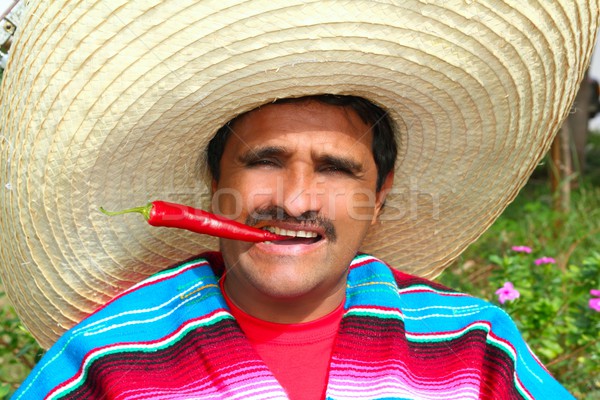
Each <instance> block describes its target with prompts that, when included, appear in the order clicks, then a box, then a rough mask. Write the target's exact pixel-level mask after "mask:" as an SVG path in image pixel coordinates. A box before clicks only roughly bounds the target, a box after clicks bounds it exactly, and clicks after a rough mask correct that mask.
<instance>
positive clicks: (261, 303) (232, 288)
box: [221, 275, 346, 324]
mask: <svg viewBox="0 0 600 400" xmlns="http://www.w3.org/2000/svg"><path fill="white" fill-rule="evenodd" d="M226 276H227V275H225V276H223V277H222V279H221V281H222V283H221V290H223V291H224V292H225V293H226V295H227V297H228V298H229V300H230V301H231V302H233V303H234V304H235V305H236V306H237V307H238V308H239V309H241V310H242V311H244V312H245V313H247V314H249V315H252V316H253V317H255V318H258V319H261V320H264V321H268V322H275V323H280V324H298V323H303V322H310V321H314V320H316V319H319V318H321V317H324V316H325V315H328V314H329V313H331V312H332V311H334V310H335V309H336V308H337V307H338V306H339V305H340V304H341V303H342V302H343V301H344V299H345V296H346V276H344V277H343V281H341V282H340V283H339V284H338V285H336V286H335V288H334V290H332V291H330V292H329V293H319V292H318V290H315V292H311V293H308V294H306V295H303V296H298V297H278V298H273V297H268V296H264V295H261V294H259V293H256V291H255V290H252V289H248V288H245V287H238V286H237V285H235V282H233V280H231V279H226Z"/></svg>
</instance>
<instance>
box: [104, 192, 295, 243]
mask: <svg viewBox="0 0 600 400" xmlns="http://www.w3.org/2000/svg"><path fill="white" fill-rule="evenodd" d="M100 211H102V212H103V213H104V214H106V215H120V214H125V213H130V212H137V213H140V214H142V215H143V216H144V218H146V221H148V223H149V224H150V225H152V226H164V227H168V228H180V229H186V230H188V231H192V232H196V233H203V234H206V235H211V236H218V237H221V238H225V239H234V240H242V241H246V242H265V241H271V240H283V239H289V237H288V236H283V235H277V234H275V233H272V232H269V231H265V230H263V229H258V228H253V227H251V226H248V225H244V224H242V223H239V222H237V221H234V220H231V219H229V218H225V217H221V216H219V215H215V214H211V213H209V212H207V211H204V210H199V209H197V208H192V207H189V206H184V205H182V204H176V203H168V202H166V201H153V202H152V203H149V204H148V205H146V206H142V207H135V208H130V209H127V210H123V211H106V210H105V209H104V208H102V207H100Z"/></svg>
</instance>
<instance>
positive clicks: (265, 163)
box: [247, 158, 279, 167]
mask: <svg viewBox="0 0 600 400" xmlns="http://www.w3.org/2000/svg"><path fill="white" fill-rule="evenodd" d="M247 165H248V166H249V167H276V166H278V165H279V163H278V162H277V160H274V159H270V158H260V159H256V160H251V161H248V163H247Z"/></svg>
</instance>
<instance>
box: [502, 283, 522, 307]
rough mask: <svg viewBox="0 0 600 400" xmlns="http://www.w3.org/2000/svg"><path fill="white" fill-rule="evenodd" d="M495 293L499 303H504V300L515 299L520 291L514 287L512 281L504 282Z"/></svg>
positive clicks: (519, 294)
mask: <svg viewBox="0 0 600 400" xmlns="http://www.w3.org/2000/svg"><path fill="white" fill-rule="evenodd" d="M496 294H497V295H498V301H499V302H500V303H501V304H504V302H506V301H511V300H514V299H517V298H519V296H521V293H519V291H518V290H517V289H515V287H514V286H513V284H512V282H504V286H502V287H501V288H500V289H498V290H496Z"/></svg>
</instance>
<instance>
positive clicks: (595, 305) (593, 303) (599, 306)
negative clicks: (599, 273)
mask: <svg viewBox="0 0 600 400" xmlns="http://www.w3.org/2000/svg"><path fill="white" fill-rule="evenodd" d="M590 294H591V295H592V296H598V297H600V290H597V289H592V290H590ZM589 304H590V308H591V309H592V310H595V311H598V312H600V298H598V299H595V298H591V299H590V303H589Z"/></svg>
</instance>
